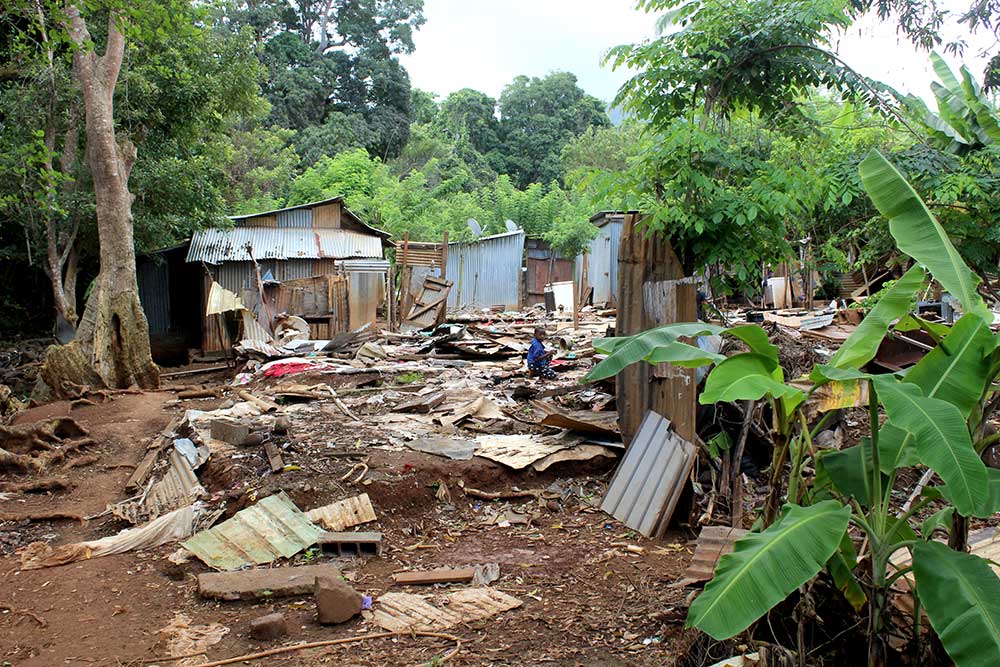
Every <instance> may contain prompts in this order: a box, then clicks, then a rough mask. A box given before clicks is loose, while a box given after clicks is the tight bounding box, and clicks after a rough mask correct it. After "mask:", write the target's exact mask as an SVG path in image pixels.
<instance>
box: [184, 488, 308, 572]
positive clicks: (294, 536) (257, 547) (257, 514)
mask: <svg viewBox="0 0 1000 667" xmlns="http://www.w3.org/2000/svg"><path fill="white" fill-rule="evenodd" d="M322 533H323V531H322V530H321V529H319V528H318V527H316V526H315V525H313V524H312V523H311V522H310V521H309V519H307V518H306V515H305V514H304V513H303V512H302V510H300V509H299V508H298V507H296V506H295V503H293V502H292V501H291V499H290V498H289V497H288V496H287V495H285V493H284V492H280V493H278V494H277V495H274V496H268V497H267V498H264V499H263V500H261V501H259V502H258V503H257V504H256V505H253V506H252V507H248V508H246V509H245V510H241V511H239V512H237V513H236V515H235V516H233V518H231V519H229V520H228V521H223V522H222V523H220V524H219V525H218V526H216V527H215V528H211V529H209V530H203V531H201V532H200V533H198V534H196V535H194V536H193V537H191V538H189V539H188V540H186V541H185V542H183V543H182V546H183V547H184V548H185V549H187V550H188V551H190V552H191V553H193V554H194V555H195V556H197V557H198V558H200V559H201V560H202V561H204V562H205V563H206V564H207V565H209V566H211V567H214V568H215V569H217V570H237V569H239V568H241V567H246V566H249V565H264V564H266V563H270V562H272V561H274V560H276V559H278V558H291V557H292V556H294V555H295V554H297V553H299V552H300V551H302V550H303V549H305V548H307V547H310V546H312V545H314V544H316V542H317V541H318V540H319V537H320V535H322Z"/></svg>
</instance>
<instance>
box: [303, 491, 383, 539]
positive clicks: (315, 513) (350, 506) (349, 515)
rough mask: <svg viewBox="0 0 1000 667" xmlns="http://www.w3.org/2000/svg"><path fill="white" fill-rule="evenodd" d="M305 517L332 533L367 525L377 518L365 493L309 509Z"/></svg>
mask: <svg viewBox="0 0 1000 667" xmlns="http://www.w3.org/2000/svg"><path fill="white" fill-rule="evenodd" d="M306 517H308V519H309V520H310V521H312V522H313V523H318V524H320V525H321V526H323V527H324V528H326V529H327V530H330V531H333V532H339V531H342V530H344V529H345V528H350V527H352V526H358V525H360V524H363V523H368V522H369V521H374V520H375V519H376V518H377V517H376V516H375V508H374V507H372V501H371V499H370V498H369V497H368V494H367V493H362V494H361V495H359V496H354V497H352V498H347V499H345V500H340V501H338V502H335V503H330V504H329V505H324V506H323V507H317V508H316V509H311V510H309V511H308V512H306Z"/></svg>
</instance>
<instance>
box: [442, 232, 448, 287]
mask: <svg viewBox="0 0 1000 667" xmlns="http://www.w3.org/2000/svg"><path fill="white" fill-rule="evenodd" d="M441 279H442V280H447V279H448V230H447V229H446V230H444V241H443V242H442V243H441Z"/></svg>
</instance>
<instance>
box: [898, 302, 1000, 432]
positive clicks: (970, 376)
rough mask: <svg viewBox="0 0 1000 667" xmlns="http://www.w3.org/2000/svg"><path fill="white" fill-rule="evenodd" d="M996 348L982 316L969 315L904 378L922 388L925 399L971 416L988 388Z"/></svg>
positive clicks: (965, 415)
mask: <svg viewBox="0 0 1000 667" xmlns="http://www.w3.org/2000/svg"><path fill="white" fill-rule="evenodd" d="M993 346H994V341H993V334H992V333H991V332H990V330H989V327H987V326H986V324H985V323H984V322H983V321H982V320H981V319H979V318H978V317H975V316H974V315H966V316H964V317H962V318H961V319H960V320H959V321H958V322H957V323H956V324H955V326H954V327H952V329H951V332H950V333H949V334H948V335H947V336H945V337H944V338H943V339H942V340H941V343H940V344H939V345H938V346H937V347H935V348H934V349H933V350H931V351H930V352H929V353H928V354H926V355H925V356H924V358H923V359H921V360H920V361H919V362H917V364H916V365H915V366H913V368H911V369H910V370H909V371H908V372H907V373H906V377H905V378H904V379H905V380H906V382H912V383H913V384H915V385H917V386H918V387H920V388H921V389H922V390H923V392H924V396H930V397H932V398H940V399H942V400H945V401H948V402H949V403H951V404H952V405H954V406H955V407H957V408H958V409H959V411H960V412H961V413H962V416H963V417H968V416H969V413H970V412H972V409H973V408H974V407H975V406H976V405H977V404H978V403H979V398H980V397H981V396H982V394H983V391H984V390H985V388H986V382H987V380H988V373H989V360H988V359H987V355H988V354H989V353H990V352H992V351H993Z"/></svg>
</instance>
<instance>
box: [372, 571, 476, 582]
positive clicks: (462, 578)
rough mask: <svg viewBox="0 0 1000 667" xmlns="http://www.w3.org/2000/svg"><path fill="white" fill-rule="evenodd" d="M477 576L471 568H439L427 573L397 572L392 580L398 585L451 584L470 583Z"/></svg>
mask: <svg viewBox="0 0 1000 667" xmlns="http://www.w3.org/2000/svg"><path fill="white" fill-rule="evenodd" d="M475 576H476V570H475V569H474V568H471V567H463V568H458V569H456V568H451V567H439V568H437V569H435V570H427V571H425V572H397V573H396V574H394V575H392V580H393V581H395V582H396V583H397V584H451V583H468V582H470V581H472V579H473V577H475Z"/></svg>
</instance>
